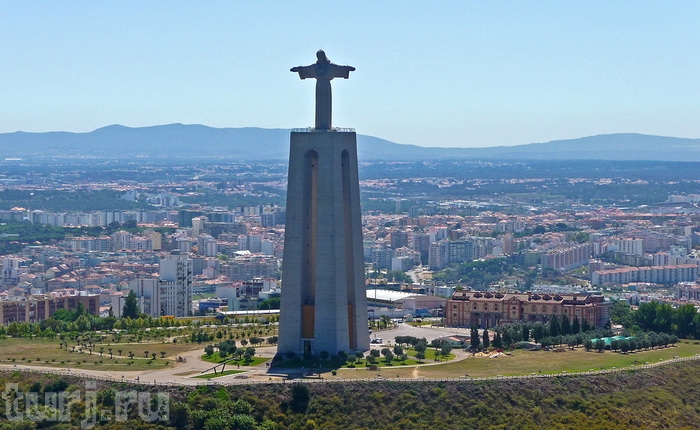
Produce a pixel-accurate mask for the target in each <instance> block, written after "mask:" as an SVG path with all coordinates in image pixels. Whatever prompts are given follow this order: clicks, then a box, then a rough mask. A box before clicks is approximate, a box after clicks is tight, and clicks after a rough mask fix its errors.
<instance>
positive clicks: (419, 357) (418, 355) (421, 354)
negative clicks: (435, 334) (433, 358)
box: [416, 350, 425, 361]
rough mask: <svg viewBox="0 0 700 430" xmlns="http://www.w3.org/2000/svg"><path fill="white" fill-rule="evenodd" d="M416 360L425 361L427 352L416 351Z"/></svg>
mask: <svg viewBox="0 0 700 430" xmlns="http://www.w3.org/2000/svg"><path fill="white" fill-rule="evenodd" d="M416 360H418V361H423V360H425V350H423V351H418V350H416Z"/></svg>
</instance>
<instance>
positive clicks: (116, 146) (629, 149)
mask: <svg viewBox="0 0 700 430" xmlns="http://www.w3.org/2000/svg"><path fill="white" fill-rule="evenodd" d="M289 132H290V130H287V129H263V128H254V127H246V128H213V127H207V126H204V125H184V124H168V125H158V126H153V127H139V128H131V127H124V126H121V125H110V126H108V127H103V128H100V129H97V130H95V131H92V132H89V133H68V132H48V133H26V132H16V133H1V134H0V160H2V159H3V158H4V159H16V158H19V159H22V160H26V161H32V160H36V161H39V160H46V159H64V160H71V159H72V160H79V159H94V158H97V159H102V158H108V159H119V158H123V159H132V160H133V159H152V158H158V159H166V158H180V159H222V160H223V159H228V160H239V161H262V160H280V161H286V160H287V158H288V154H289ZM357 140H358V153H359V158H360V160H364V161H372V160H377V161H379V160H397V161H417V160H426V159H433V160H434V159H443V160H444V159H473V160H651V161H700V139H685V138H677V137H663V136H650V135H643V134H634V133H620V134H606V135H598V136H590V137H582V138H579V139H570V140H557V141H552V142H546V143H531V144H526V145H516V146H496V147H488V148H425V147H420V146H416V145H403V144H398V143H394V142H390V141H388V140H384V139H380V138H378V137H373V136H366V135H360V134H358V136H357Z"/></svg>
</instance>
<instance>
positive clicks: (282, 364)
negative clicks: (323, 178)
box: [202, 348, 456, 370]
mask: <svg viewBox="0 0 700 430" xmlns="http://www.w3.org/2000/svg"><path fill="white" fill-rule="evenodd" d="M405 351H406V354H407V355H408V359H407V360H406V361H403V362H402V361H401V360H399V359H398V358H396V356H394V359H393V360H392V361H391V364H388V363H387V362H386V360H385V359H384V356H382V355H380V356H379V358H377V361H375V362H374V366H377V367H380V368H381V367H397V366H415V365H419V364H427V363H435V362H436V361H435V349H434V348H433V349H428V350H426V351H425V359H424V360H423V361H418V360H416V358H415V356H414V354H415V353H416V352H415V351H414V350H412V349H406V350H405ZM213 355H216V352H215V353H214V354H213ZM204 357H205V356H202V358H203V359H204ZM455 357H456V356H455V354H449V355H448V356H447V358H446V359H444V358H441V361H443V362H445V361H450V360H454V358H455ZM207 361H208V360H207ZM318 364H319V361H318V360H315V361H307V360H295V359H294V360H284V361H278V362H275V364H274V366H275V367H279V368H282V369H295V368H300V367H305V368H309V369H311V368H318ZM320 364H321V368H323V369H363V370H364V369H365V368H367V367H369V366H370V364H369V363H368V362H367V358H366V357H365V358H364V359H363V360H361V361H359V362H358V361H355V362H353V363H347V362H345V363H341V362H340V361H339V360H335V361H333V360H325V361H321V362H320Z"/></svg>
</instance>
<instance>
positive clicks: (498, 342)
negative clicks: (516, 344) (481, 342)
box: [493, 331, 503, 349]
mask: <svg viewBox="0 0 700 430" xmlns="http://www.w3.org/2000/svg"><path fill="white" fill-rule="evenodd" d="M493 347H494V348H496V349H501V348H503V339H501V332H500V331H496V334H495V335H494V337H493Z"/></svg>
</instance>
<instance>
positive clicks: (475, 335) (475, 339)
mask: <svg viewBox="0 0 700 430" xmlns="http://www.w3.org/2000/svg"><path fill="white" fill-rule="evenodd" d="M469 343H470V345H471V347H472V349H479V345H480V344H481V340H480V339H479V330H478V329H477V328H476V326H472V328H471V338H470V342H469Z"/></svg>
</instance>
